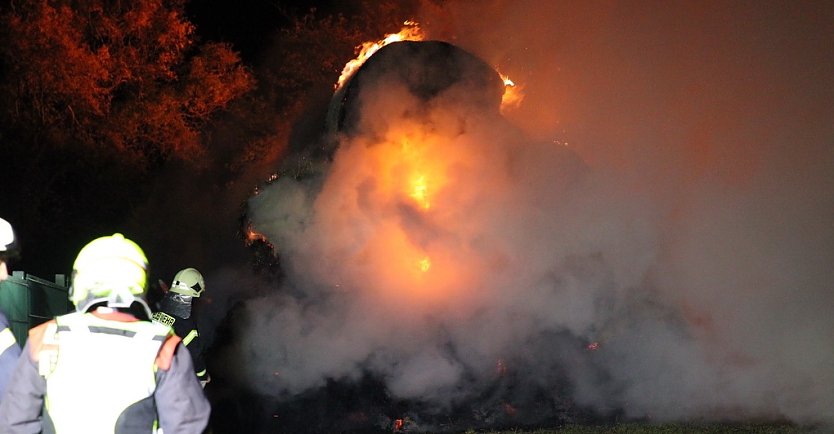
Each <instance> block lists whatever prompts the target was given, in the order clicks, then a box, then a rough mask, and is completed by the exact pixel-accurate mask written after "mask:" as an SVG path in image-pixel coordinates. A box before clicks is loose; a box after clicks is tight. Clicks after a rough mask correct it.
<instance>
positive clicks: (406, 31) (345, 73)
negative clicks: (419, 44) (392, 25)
mask: <svg viewBox="0 0 834 434" xmlns="http://www.w3.org/2000/svg"><path fill="white" fill-rule="evenodd" d="M422 40H423V34H422V31H421V30H420V26H419V24H417V23H416V22H414V21H406V22H404V23H403V28H402V29H401V30H400V31H399V32H398V33H391V34H388V35H385V38H383V39H382V40H379V41H376V42H364V43H362V45H359V46H357V47H356V52H357V55H356V58H355V59H353V60H351V61H349V62H348V63H346V64H345V67H344V68H343V69H342V75H340V76H339V81H337V82H336V85H335V88H336V89H340V88H341V87H342V86H343V85H344V84H345V82H347V80H348V79H349V78H350V77H351V76H352V75H353V73H354V72H356V70H357V69H359V67H360V66H362V64H363V63H365V61H366V60H368V58H369V57H371V56H373V55H374V53H376V52H377V50H379V49H380V48H382V47H384V46H386V45H388V44H390V43H392V42H399V41H422Z"/></svg>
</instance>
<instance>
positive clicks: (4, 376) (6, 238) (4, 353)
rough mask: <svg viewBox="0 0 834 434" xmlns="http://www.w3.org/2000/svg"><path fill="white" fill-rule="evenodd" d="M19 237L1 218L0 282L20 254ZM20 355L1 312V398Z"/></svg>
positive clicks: (4, 278) (8, 325)
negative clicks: (9, 262) (10, 263)
mask: <svg viewBox="0 0 834 434" xmlns="http://www.w3.org/2000/svg"><path fill="white" fill-rule="evenodd" d="M19 251H20V249H19V248H18V242H17V237H15V234H14V230H13V229H12V225H11V224H9V222H7V221H6V220H4V219H2V218H0V282H2V281H3V280H6V278H7V277H9V270H8V265H7V261H8V260H9V259H11V258H15V257H17V256H18V254H19ZM18 357H20V346H19V345H18V344H17V341H16V340H15V338H14V333H12V329H11V325H10V323H9V320H8V319H7V318H6V315H4V314H3V312H0V399H2V397H3V391H4V390H6V384H8V382H9V379H10V378H11V376H12V371H13V370H14V366H15V364H16V363H17V359H18Z"/></svg>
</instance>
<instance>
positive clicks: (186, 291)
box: [169, 268, 206, 297]
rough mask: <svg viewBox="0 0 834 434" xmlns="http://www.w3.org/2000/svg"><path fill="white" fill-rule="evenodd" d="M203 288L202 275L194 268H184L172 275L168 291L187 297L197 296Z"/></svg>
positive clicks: (204, 284) (204, 286)
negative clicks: (172, 279)
mask: <svg viewBox="0 0 834 434" xmlns="http://www.w3.org/2000/svg"><path fill="white" fill-rule="evenodd" d="M205 289H206V282H205V281H204V280H203V275H202V274H200V272H199V271H197V270H196V269H194V268H184V269H182V270H180V271H179V272H177V274H176V275H175V276H174V281H173V282H172V283H171V288H170V289H169V291H171V292H173V293H176V294H180V295H186V296H189V297H199V296H200V295H201V294H202V293H203V291H205Z"/></svg>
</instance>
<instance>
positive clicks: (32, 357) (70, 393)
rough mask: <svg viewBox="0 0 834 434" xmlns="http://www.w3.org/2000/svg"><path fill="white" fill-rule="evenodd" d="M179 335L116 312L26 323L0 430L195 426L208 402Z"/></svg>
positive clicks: (124, 431) (116, 432)
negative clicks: (31, 326) (22, 354)
mask: <svg viewBox="0 0 834 434" xmlns="http://www.w3.org/2000/svg"><path fill="white" fill-rule="evenodd" d="M179 341H180V339H179V338H178V337H176V336H175V335H174V334H173V333H172V331H171V329H170V328H168V327H165V326H164V325H161V324H156V323H152V322H149V321H139V320H137V319H136V318H135V317H133V316H132V315H129V314H126V313H121V312H117V311H114V312H104V313H102V312H96V313H92V314H91V313H72V314H69V315H64V316H60V317H58V318H56V319H55V320H53V321H49V322H47V323H45V324H42V325H41V326H38V327H36V328H34V329H32V331H31V332H30V334H29V340H28V341H27V343H26V348H25V352H26V355H28V357H21V361H20V362H19V363H18V366H17V368H16V371H15V376H14V378H13V379H12V381H11V383H10V384H9V389H8V394H7V399H5V400H4V401H3V402H2V403H0V432H3V433H5V432H12V433H18V432H19V433H36V432H38V431H40V430H41V429H42V430H43V432H44V433H58V434H61V433H70V434H71V433H82V432H83V433H90V434H94V433H95V434H98V433H102V434H103V433H107V434H128V433H130V434H134V433H136V434H139V433H142V434H152V433H155V432H158V429H159V428H162V429H163V430H164V434H172V433H188V434H198V433H201V432H202V431H203V429H204V428H205V426H206V425H207V423H208V416H209V404H208V401H207V399H206V398H205V395H203V392H202V388H201V387H200V385H199V383H198V382H197V380H196V378H195V377H194V374H193V367H192V364H191V359H190V356H189V354H188V351H184V350H182V351H177V349H178V347H179V348H181V345H180V344H179ZM41 408H43V417H42V418H41V417H39V416H40V413H41Z"/></svg>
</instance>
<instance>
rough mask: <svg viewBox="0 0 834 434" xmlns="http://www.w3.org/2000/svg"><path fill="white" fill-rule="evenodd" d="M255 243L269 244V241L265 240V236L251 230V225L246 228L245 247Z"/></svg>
mask: <svg viewBox="0 0 834 434" xmlns="http://www.w3.org/2000/svg"><path fill="white" fill-rule="evenodd" d="M256 241H263V242H265V243H267V244H269V239H267V238H266V235H264V234H262V233H260V232H258V231H256V230H254V229H252V225H249V227H247V228H246V245H248V246H251V245H252V244H253V243H255V242H256Z"/></svg>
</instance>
